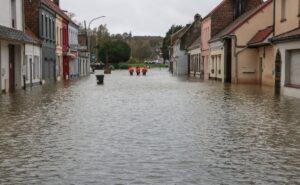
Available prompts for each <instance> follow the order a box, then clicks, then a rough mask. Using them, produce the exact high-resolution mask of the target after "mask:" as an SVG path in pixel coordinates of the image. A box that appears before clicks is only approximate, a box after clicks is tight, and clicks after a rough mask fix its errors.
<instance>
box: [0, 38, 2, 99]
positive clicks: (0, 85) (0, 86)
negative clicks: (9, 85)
mask: <svg viewBox="0 0 300 185" xmlns="http://www.w3.org/2000/svg"><path fill="white" fill-rule="evenodd" d="M1 47H2V44H1V40H0V94H1V93H2V68H1V54H2V53H1Z"/></svg>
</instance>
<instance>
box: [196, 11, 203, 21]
mask: <svg viewBox="0 0 300 185" xmlns="http://www.w3.org/2000/svg"><path fill="white" fill-rule="evenodd" d="M199 20H202V17H201V15H200V14H198V13H197V14H196V15H195V16H194V21H199Z"/></svg>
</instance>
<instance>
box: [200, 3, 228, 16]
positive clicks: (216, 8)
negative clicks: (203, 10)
mask: <svg viewBox="0 0 300 185" xmlns="http://www.w3.org/2000/svg"><path fill="white" fill-rule="evenodd" d="M225 2H226V0H222V1H221V2H220V3H219V4H218V5H217V6H216V7H215V8H214V9H213V10H212V11H210V12H209V13H208V14H207V15H206V16H205V17H204V18H203V19H206V18H207V17H209V16H211V15H212V14H213V13H214V12H216V11H218V9H219V7H221V6H222V5H223V4H224V3H225Z"/></svg>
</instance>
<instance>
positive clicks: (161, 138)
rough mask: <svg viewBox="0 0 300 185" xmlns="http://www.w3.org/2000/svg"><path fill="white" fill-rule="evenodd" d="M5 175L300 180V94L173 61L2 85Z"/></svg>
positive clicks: (40, 180)
mask: <svg viewBox="0 0 300 185" xmlns="http://www.w3.org/2000/svg"><path fill="white" fill-rule="evenodd" d="M0 184H12V185H17V184H51V185H52V184H55V185H56V184H63V185H64V184H76V185H77V184H80V185H81V184H82V185H83V184H100V185H106V184H107V185H111V184H112V185H117V184H118V185H123V184H124V185H135V184H149V185H156V184H157V185H158V184H159V185H160V184H161V185H175V184H176V185H190V184H191V185H192V184H197V185H198V184H200V185H202V184H203V185H216V184H222V185H227V184H228V185H235V184H236V185H252V184H264V185H265V184H272V185H273V184H279V185H282V184H300V100H299V99H294V98H290V97H277V96H274V94H273V89H271V88H261V87H259V86H251V85H239V86H235V85H231V86H230V85H223V84H221V83H219V82H201V81H198V80H197V79H186V78H177V77H173V76H171V75H170V74H169V73H168V72H167V70H152V71H151V72H150V74H149V76H147V77H136V76H133V77H130V76H129V75H128V74H127V71H114V72H113V74H112V75H110V76H106V78H105V84H104V85H103V86H97V85H96V80H95V76H93V75H91V76H90V77H87V78H83V79H81V80H78V81H73V82H70V83H67V84H57V85H53V86H43V87H35V88H33V89H32V90H30V89H28V90H27V91H26V92H25V91H19V92H16V93H15V94H11V95H1V96H0Z"/></svg>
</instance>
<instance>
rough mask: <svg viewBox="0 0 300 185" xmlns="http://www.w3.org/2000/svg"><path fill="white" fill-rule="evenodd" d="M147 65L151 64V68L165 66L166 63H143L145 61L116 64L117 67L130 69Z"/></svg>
mask: <svg viewBox="0 0 300 185" xmlns="http://www.w3.org/2000/svg"><path fill="white" fill-rule="evenodd" d="M137 66H139V67H146V66H149V67H150V68H164V67H166V65H164V64H147V65H146V64H143V63H138V64H129V63H119V64H117V65H115V69H128V68H129V67H137Z"/></svg>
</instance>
